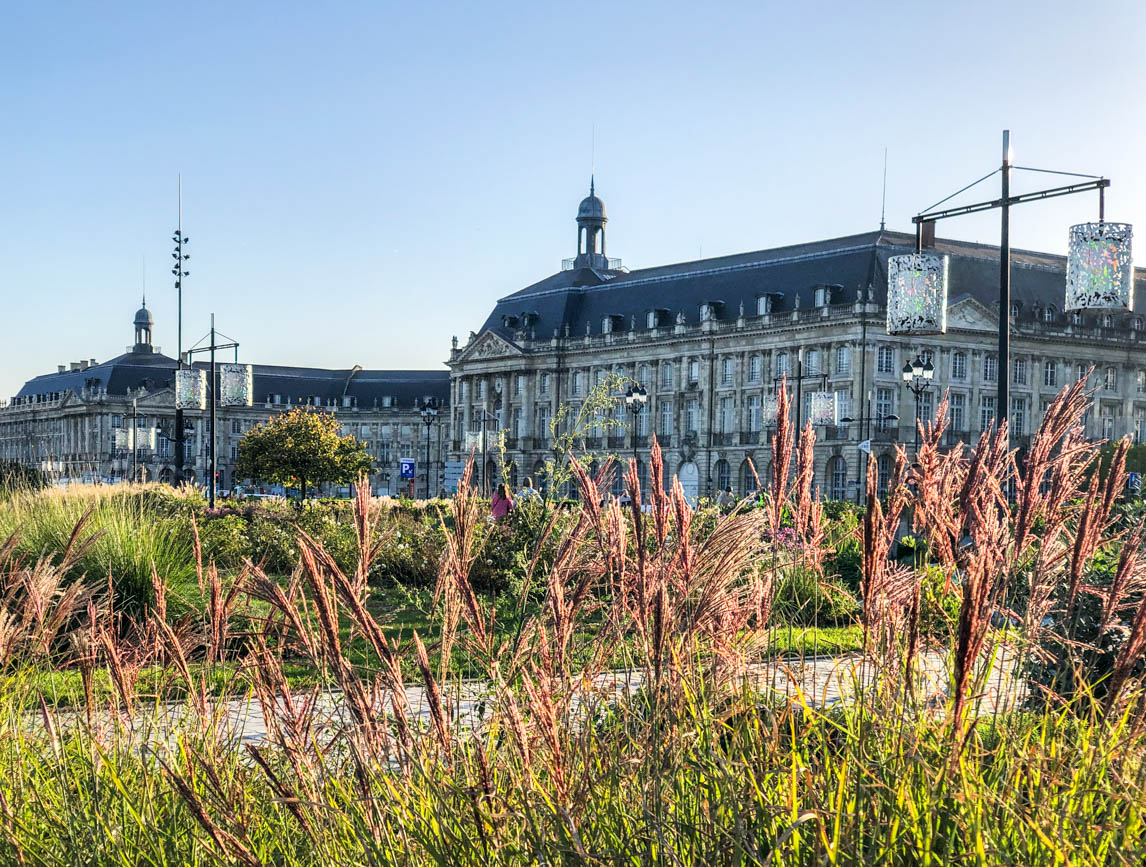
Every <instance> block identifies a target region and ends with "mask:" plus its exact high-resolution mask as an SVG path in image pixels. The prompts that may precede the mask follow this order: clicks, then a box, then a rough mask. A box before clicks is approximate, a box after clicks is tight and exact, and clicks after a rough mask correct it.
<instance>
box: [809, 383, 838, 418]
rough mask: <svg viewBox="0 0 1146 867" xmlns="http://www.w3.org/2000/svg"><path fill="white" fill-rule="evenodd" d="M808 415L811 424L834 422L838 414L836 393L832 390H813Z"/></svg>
mask: <svg viewBox="0 0 1146 867" xmlns="http://www.w3.org/2000/svg"><path fill="white" fill-rule="evenodd" d="M808 415H809V421H811V422H812V424H836V423H837V415H838V413H837V403H836V393H835V392H834V391H813V392H812V399H811V402H810V406H809V408H808Z"/></svg>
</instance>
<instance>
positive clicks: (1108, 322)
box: [1102, 313, 1114, 328]
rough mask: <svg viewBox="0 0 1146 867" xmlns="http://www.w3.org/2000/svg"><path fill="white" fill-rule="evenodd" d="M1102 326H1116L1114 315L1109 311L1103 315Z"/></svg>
mask: <svg viewBox="0 0 1146 867" xmlns="http://www.w3.org/2000/svg"><path fill="white" fill-rule="evenodd" d="M1102 327H1103V328H1113V327H1114V317H1113V316H1111V315H1110V314H1109V313H1107V314H1105V315H1104V316H1103V317H1102Z"/></svg>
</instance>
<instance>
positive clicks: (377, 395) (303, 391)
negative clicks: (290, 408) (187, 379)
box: [16, 352, 450, 409]
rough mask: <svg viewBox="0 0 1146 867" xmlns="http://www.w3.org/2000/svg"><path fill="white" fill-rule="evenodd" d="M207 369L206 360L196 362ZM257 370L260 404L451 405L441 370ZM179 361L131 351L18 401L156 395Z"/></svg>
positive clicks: (40, 382)
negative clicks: (345, 400) (274, 399)
mask: <svg viewBox="0 0 1146 867" xmlns="http://www.w3.org/2000/svg"><path fill="white" fill-rule="evenodd" d="M195 366H196V367H203V368H206V367H207V366H208V364H207V363H206V362H196V363H195ZM253 367H254V387H255V394H254V400H255V403H265V402H266V401H267V400H269V399H271V395H275V394H278V395H280V396H281V401H282V402H284V403H285V402H286V401H287V399H288V398H289V399H290V401H291V402H292V403H297V402H299V399H300V398H301V399H302V400H304V401H305V400H308V399H311V398H315V397H321V398H322V399H323V402H324V403H328V402H330V401H336V402H341V399H342V397H343V396H344V395H345V396H349V397H352V398H354V402H355V403H356V404H357V406H359V407H360V408H363V409H365V408H371V407H374V406H381V405H382V403H383V398H384V397H388V398H390V400H391V401H392V402H393V405H394V406H396V407H413V406H415V405H420V403H421V401H422V400H423V399H424V398H426V397H432V398H434V400H436V401H437V402H438V405H439V406H445V405H446V404H447V403H448V402H449V392H450V372H449V370H447V369H446V368H445V367H443V368H442V369H441V370H363V369H361V368H346V369H342V370H331V369H327V368H320V367H286V366H280V365H274V364H256V365H253ZM174 371H175V359H173V358H168V357H167V356H165V355H160V354H158V353H155V354H150V353H135V352H129V353H126V354H124V355H120V356H118V357H117V358H113V359H111V360H110V361H105V362H104V363H102V364H96V365H92V366H91V367H88V368H87V369H85V370H66V371H64V372H62V373H47V374H44V375H43V376H37V377H36V378H35V379H31V380H29V381H28V382H26V383H24V387H23V388H21V389H20V392H19V394H17V395H16V397H17V399H22V398H29V397H35V396H37V395H48V394H53V393H59V394H62V393H63V392H66V391H72V392H74V393H76V394H82V393H83V392H84V391H85V389H87V390H89V391H94V392H106V393H107V394H109V395H126V394H127V393H128V392H129V391H134V390H136V389H140V388H144V389H146V390H147V391H157V390H160V389H163V388H165V387H170V385H171V383H172V381H173V379H174Z"/></svg>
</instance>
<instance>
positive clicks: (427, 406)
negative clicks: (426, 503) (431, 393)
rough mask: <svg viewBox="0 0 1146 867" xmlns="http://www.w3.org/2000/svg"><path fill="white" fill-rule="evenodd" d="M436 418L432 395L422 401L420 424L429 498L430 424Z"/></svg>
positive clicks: (428, 495) (427, 497) (428, 497)
mask: <svg viewBox="0 0 1146 867" xmlns="http://www.w3.org/2000/svg"><path fill="white" fill-rule="evenodd" d="M437 418H438V410H437V408H436V407H435V406H434V399H433V398H432V397H428V398H426V400H425V401H424V402H423V403H422V424H423V425H425V440H426V499H427V500H428V499H430V425H432V424H433V423H434V422H435V421H437Z"/></svg>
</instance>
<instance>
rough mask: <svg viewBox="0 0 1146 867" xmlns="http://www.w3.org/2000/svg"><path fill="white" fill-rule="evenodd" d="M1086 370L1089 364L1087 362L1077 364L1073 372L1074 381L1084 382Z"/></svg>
mask: <svg viewBox="0 0 1146 867" xmlns="http://www.w3.org/2000/svg"><path fill="white" fill-rule="evenodd" d="M1088 370H1090V366H1089V365H1087V364H1080V365H1078V366H1077V368H1076V369H1075V374H1074V379H1075V382H1085V381H1086V373H1087V371H1088Z"/></svg>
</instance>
